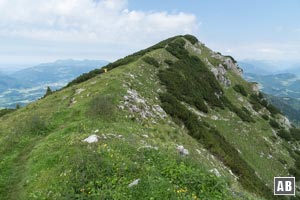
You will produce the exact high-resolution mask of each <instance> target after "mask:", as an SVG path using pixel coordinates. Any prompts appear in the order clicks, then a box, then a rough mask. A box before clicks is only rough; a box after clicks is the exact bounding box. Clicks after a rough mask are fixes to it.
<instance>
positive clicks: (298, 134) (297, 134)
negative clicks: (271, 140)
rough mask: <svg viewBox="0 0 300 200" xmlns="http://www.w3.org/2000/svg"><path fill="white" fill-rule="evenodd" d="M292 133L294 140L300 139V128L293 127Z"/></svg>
mask: <svg viewBox="0 0 300 200" xmlns="http://www.w3.org/2000/svg"><path fill="white" fill-rule="evenodd" d="M290 133H291V135H292V137H293V139H294V140H296V141H300V130H299V129H298V128H291V129H290ZM299 153H300V152H299ZM299 155H300V154H299Z"/></svg>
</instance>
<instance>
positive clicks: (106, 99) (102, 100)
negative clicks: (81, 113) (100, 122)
mask: <svg viewBox="0 0 300 200" xmlns="http://www.w3.org/2000/svg"><path fill="white" fill-rule="evenodd" d="M87 114H88V115H89V116H90V117H93V118H97V117H101V118H103V119H107V120H109V119H112V118H113V116H114V114H115V105H114V103H113V98H112V97H111V96H102V95H98V96H96V97H94V98H93V99H92V100H91V101H90V104H89V108H88V112H87Z"/></svg>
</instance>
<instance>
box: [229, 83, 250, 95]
mask: <svg viewBox="0 0 300 200" xmlns="http://www.w3.org/2000/svg"><path fill="white" fill-rule="evenodd" d="M233 89H234V90H235V91H236V92H238V93H240V94H242V95H243V96H245V97H247V96H248V93H247V92H246V90H245V88H244V87H243V86H242V85H240V84H237V85H235V86H233Z"/></svg>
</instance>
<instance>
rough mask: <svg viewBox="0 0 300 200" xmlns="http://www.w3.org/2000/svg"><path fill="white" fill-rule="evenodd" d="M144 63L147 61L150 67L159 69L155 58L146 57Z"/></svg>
mask: <svg viewBox="0 0 300 200" xmlns="http://www.w3.org/2000/svg"><path fill="white" fill-rule="evenodd" d="M143 61H145V62H146V63H148V64H149V65H153V66H154V67H157V68H158V67H159V63H158V62H157V61H156V60H155V59H154V58H152V57H150V56H146V57H144V58H143Z"/></svg>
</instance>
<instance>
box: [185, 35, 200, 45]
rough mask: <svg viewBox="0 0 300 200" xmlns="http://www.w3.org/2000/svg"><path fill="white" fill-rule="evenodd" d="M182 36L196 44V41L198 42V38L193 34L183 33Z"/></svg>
mask: <svg viewBox="0 0 300 200" xmlns="http://www.w3.org/2000/svg"><path fill="white" fill-rule="evenodd" d="M183 37H184V38H185V39H187V40H188V41H189V42H190V43H192V44H196V43H197V42H199V40H198V39H197V38H196V37H195V36H193V35H184V36H183Z"/></svg>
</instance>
